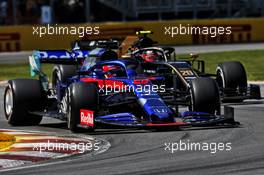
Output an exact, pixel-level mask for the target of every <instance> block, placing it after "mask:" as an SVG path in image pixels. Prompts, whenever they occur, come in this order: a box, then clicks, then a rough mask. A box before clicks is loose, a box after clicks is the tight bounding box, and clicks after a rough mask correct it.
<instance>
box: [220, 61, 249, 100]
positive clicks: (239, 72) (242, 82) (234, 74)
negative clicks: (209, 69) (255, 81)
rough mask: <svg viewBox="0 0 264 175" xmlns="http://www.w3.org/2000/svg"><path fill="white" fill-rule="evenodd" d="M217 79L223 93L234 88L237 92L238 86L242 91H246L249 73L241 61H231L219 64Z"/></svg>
mask: <svg viewBox="0 0 264 175" xmlns="http://www.w3.org/2000/svg"><path fill="white" fill-rule="evenodd" d="M216 81H217V83H218V85H219V87H220V90H221V89H222V91H223V93H225V91H228V90H229V89H231V90H232V89H234V92H235V89H237V88H239V92H240V93H244V92H246V88H247V74H246V71H245V68H244V66H243V65H242V64H241V63H240V62H237V61H231V62H224V63H221V64H219V65H218V66H217V68H216ZM234 95H236V94H234Z"/></svg>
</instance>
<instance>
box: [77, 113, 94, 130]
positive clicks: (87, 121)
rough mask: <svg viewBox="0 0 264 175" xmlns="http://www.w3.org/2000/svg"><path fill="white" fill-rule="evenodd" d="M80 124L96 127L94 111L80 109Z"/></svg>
mask: <svg viewBox="0 0 264 175" xmlns="http://www.w3.org/2000/svg"><path fill="white" fill-rule="evenodd" d="M80 120H81V122H80V124H81V125H86V126H90V127H94V111H90V110H87V109H80Z"/></svg>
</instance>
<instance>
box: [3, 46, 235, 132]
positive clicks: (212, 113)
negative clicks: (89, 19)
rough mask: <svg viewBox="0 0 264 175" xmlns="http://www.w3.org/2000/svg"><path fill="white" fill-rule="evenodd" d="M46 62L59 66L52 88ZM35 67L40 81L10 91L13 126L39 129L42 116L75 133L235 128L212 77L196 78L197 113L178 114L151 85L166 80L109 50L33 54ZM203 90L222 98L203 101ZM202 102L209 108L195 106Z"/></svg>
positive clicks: (16, 84)
mask: <svg viewBox="0 0 264 175" xmlns="http://www.w3.org/2000/svg"><path fill="white" fill-rule="evenodd" d="M42 63H51V64H57V65H56V66H55V67H54V70H53V73H52V77H53V80H52V87H50V86H49V82H48V79H47V77H46V75H45V74H44V73H43V72H42V71H41V64H42ZM30 67H31V74H32V76H34V75H38V76H39V79H38V80H36V79H15V80H10V81H9V82H8V86H7V87H6V89H5V95H4V107H5V115H6V118H7V120H8V123H9V124H11V125H15V126H17V125H37V124H39V123H40V122H41V119H42V117H43V116H46V117H53V118H58V119H61V120H65V121H67V125H68V128H69V129H70V130H71V131H73V132H79V131H82V130H84V128H85V129H87V130H88V131H93V130H94V129H95V128H97V126H102V125H114V126H122V127H136V128H163V127H165V128H167V127H179V126H206V125H225V124H228V125H229V124H235V122H234V116H233V111H232V108H229V107H226V108H225V112H226V113H225V115H220V98H219V94H218V86H217V84H216V82H215V81H214V80H213V79H210V78H196V79H194V80H193V81H192V82H191V83H190V92H191V96H192V99H193V104H191V105H193V106H195V108H192V109H195V110H193V111H185V112H179V111H178V105H177V103H168V102H167V101H166V100H165V99H166V96H161V95H159V94H162V93H160V92H162V91H164V89H163V87H162V86H158V85H154V84H152V81H163V77H158V76H157V77H146V76H145V75H144V74H140V70H139V68H138V64H136V62H134V61H129V60H118V57H117V54H116V53H115V52H114V51H112V50H110V49H107V48H95V49H93V50H86V51H84V50H73V51H72V52H69V51H63V50H61V51H34V52H33V55H32V56H30ZM161 84H162V83H161ZM202 91H207V93H212V94H214V95H215V94H218V95H216V96H213V95H212V96H210V98H203V96H200V95H199V93H201V92H202ZM175 96H177V91H175ZM201 103H204V104H206V105H203V107H202V108H199V106H196V104H201ZM205 106H206V108H205Z"/></svg>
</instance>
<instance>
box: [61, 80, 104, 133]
mask: <svg viewBox="0 0 264 175" xmlns="http://www.w3.org/2000/svg"><path fill="white" fill-rule="evenodd" d="M66 94H67V96H68V97H67V98H68V107H67V108H68V109H67V122H68V128H69V129H70V130H71V131H72V132H83V131H88V132H92V131H94V127H89V128H87V129H85V130H84V129H82V128H80V127H78V125H79V124H80V123H81V120H80V110H81V109H85V110H89V111H93V119H94V118H95V117H96V115H97V111H98V101H99V100H98V98H99V96H98V89H97V86H96V85H95V84H93V83H84V82H77V83H73V84H72V85H71V86H70V87H69V88H68V91H67V93H66Z"/></svg>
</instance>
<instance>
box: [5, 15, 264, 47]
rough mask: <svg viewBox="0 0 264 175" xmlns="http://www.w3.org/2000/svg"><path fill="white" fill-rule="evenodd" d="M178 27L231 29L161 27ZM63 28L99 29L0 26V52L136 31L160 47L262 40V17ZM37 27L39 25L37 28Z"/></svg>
mask: <svg viewBox="0 0 264 175" xmlns="http://www.w3.org/2000/svg"><path fill="white" fill-rule="evenodd" d="M180 25H182V26H188V25H189V26H201V27H203V26H208V27H210V26H224V27H226V26H231V27H232V29H231V30H232V33H231V34H230V35H218V36H216V37H214V38H212V37H210V36H209V35H195V34H189V35H179V34H178V35H174V37H171V36H170V35H168V34H165V27H167V28H168V27H179V26H180ZM56 26H64V27H65V26H66V27H80V26H82V27H84V26H91V27H96V26H99V31H100V34H99V35H86V36H84V37H82V38H79V37H78V35H47V34H46V35H44V36H42V37H39V35H36V34H34V35H33V28H32V27H37V26H2V27H0V52H4V51H21V50H33V49H69V48H70V43H71V42H72V41H74V40H76V39H85V38H88V39H89V38H90V39H94V38H111V37H114V38H120V39H124V38H125V37H126V36H127V35H134V34H135V31H137V30H152V31H153V32H154V34H153V35H152V38H153V39H154V40H155V41H158V42H159V43H160V44H163V45H192V44H217V43H242V42H263V41H264V35H263V31H264V18H258V19H248V18H247V19H213V20H172V21H144V22H142V21H141V22H125V23H117V22H114V23H110V22H109V23H93V24H75V25H59V24H58V25H56ZM39 27H41V26H39Z"/></svg>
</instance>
